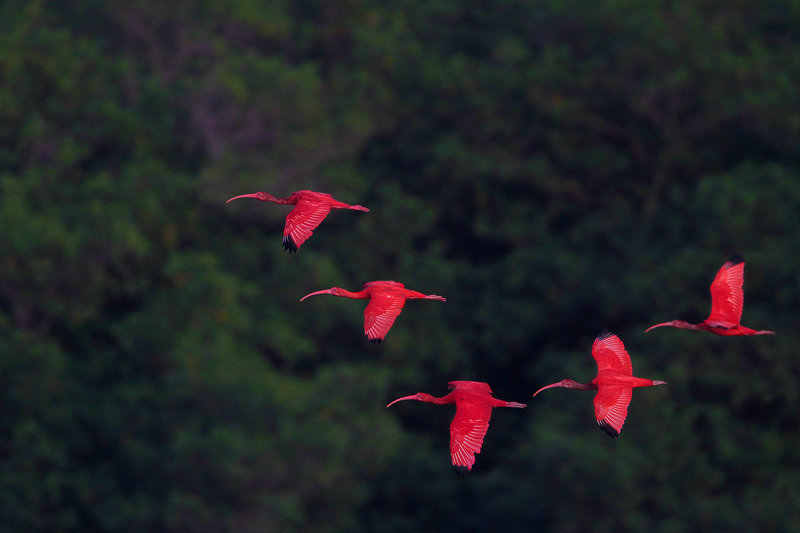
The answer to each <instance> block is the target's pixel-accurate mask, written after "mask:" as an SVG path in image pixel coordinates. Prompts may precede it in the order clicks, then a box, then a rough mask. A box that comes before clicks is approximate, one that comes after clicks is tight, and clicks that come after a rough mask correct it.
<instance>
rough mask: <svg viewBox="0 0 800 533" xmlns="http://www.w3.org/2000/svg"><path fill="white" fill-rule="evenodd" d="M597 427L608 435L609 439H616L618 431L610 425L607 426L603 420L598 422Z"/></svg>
mask: <svg viewBox="0 0 800 533" xmlns="http://www.w3.org/2000/svg"><path fill="white" fill-rule="evenodd" d="M597 425H598V426H600V429H602V430H603V431H605V432H606V433H607V434H608V436H609V437H611V438H612V439H616V438H617V437H619V431H617V430H616V429H614V428H613V427H611V424H609V423H608V422H606V421H605V420H601V421H599V422H598V423H597Z"/></svg>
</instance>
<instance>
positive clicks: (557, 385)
mask: <svg viewBox="0 0 800 533" xmlns="http://www.w3.org/2000/svg"><path fill="white" fill-rule="evenodd" d="M553 387H563V385H562V384H561V382H560V381H559V382H558V383H553V384H552V385H548V386H546V387H542V388H541V389H539V390H537V391H536V392H534V393H533V395H534V396H536V395H537V394H539V393H540V392H542V391H543V390H545V389H552V388H553Z"/></svg>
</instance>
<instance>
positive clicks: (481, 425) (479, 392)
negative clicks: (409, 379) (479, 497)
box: [386, 381, 526, 475]
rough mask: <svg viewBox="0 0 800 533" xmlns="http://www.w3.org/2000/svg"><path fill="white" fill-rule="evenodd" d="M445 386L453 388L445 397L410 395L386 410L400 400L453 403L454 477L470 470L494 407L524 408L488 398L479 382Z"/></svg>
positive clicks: (489, 389) (489, 393) (452, 448)
mask: <svg viewBox="0 0 800 533" xmlns="http://www.w3.org/2000/svg"><path fill="white" fill-rule="evenodd" d="M447 387H448V388H450V389H453V390H452V391H451V392H450V393H449V394H447V395H446V396H442V397H441V398H437V397H435V396H431V395H430V394H427V393H424V392H418V393H417V394H413V395H411V396H403V397H402V398H398V399H396V400H395V401H393V402H391V403H390V404H389V405H387V406H386V407H390V406H391V405H393V404H395V403H397V402H400V401H403V400H417V401H419V402H427V403H436V404H447V403H454V404H456V414H455V416H454V417H453V421H452V422H450V458H451V460H452V461H453V467H454V468H455V469H456V473H458V475H464V474H466V473H467V472H469V471H470V470H472V465H473V464H475V454H478V453H480V451H481V446H482V445H483V438H484V436H485V435H486V432H487V431H488V430H489V419H490V418H491V417H492V408H494V407H517V408H520V409H524V408H525V407H526V405H525V404H524V403H518V402H507V401H504V400H498V399H497V398H493V397H492V389H491V388H489V385H488V384H486V383H482V382H479V381H451V382H450V383H448V384H447Z"/></svg>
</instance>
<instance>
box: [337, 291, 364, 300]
mask: <svg viewBox="0 0 800 533" xmlns="http://www.w3.org/2000/svg"><path fill="white" fill-rule="evenodd" d="M337 296H344V297H345V298H355V299H357V300H363V299H365V298H369V297H370V293H369V291H368V290H361V291H358V292H350V291H347V290H344V289H339V294H337Z"/></svg>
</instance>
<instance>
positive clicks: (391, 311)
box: [300, 280, 447, 342]
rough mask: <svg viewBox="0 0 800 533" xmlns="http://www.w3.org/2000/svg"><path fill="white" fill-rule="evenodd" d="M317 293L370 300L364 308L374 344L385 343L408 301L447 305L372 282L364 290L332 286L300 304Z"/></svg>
mask: <svg viewBox="0 0 800 533" xmlns="http://www.w3.org/2000/svg"><path fill="white" fill-rule="evenodd" d="M316 294H332V295H334V296H343V297H345V298H356V299H366V298H369V303H368V304H367V307H366V309H364V334H365V335H366V336H367V337H368V338H369V340H370V341H372V342H381V341H382V340H383V339H384V338H385V337H386V335H387V334H388V333H389V330H390V329H391V328H392V325H393V324H394V321H395V319H396V318H397V317H398V316H399V315H400V312H401V311H402V310H403V306H404V305H405V303H406V300H408V299H417V298H421V299H425V300H439V301H442V302H446V301H447V300H446V299H445V298H444V297H443V296H438V295H436V294H422V293H421V292H417V291H412V290H411V289H406V288H405V286H404V285H403V284H402V283H399V282H397V281H391V280H387V281H370V282H367V283H365V284H364V285H363V288H362V290H360V291H358V292H350V291H348V290H345V289H342V288H341V287H331V288H330V289H325V290H321V291H316V292H312V293H309V294H306V295H305V296H303V297H302V298H300V301H301V302H302V301H303V300H305V299H306V298H308V297H309V296H314V295H316Z"/></svg>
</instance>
